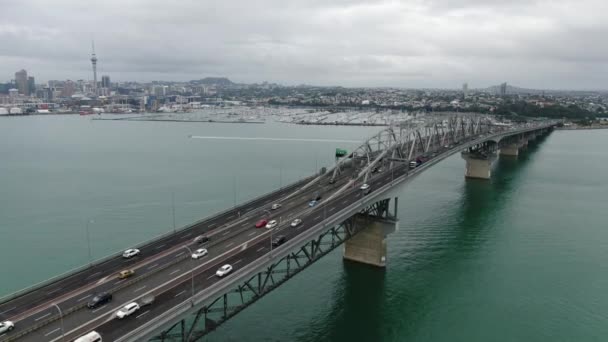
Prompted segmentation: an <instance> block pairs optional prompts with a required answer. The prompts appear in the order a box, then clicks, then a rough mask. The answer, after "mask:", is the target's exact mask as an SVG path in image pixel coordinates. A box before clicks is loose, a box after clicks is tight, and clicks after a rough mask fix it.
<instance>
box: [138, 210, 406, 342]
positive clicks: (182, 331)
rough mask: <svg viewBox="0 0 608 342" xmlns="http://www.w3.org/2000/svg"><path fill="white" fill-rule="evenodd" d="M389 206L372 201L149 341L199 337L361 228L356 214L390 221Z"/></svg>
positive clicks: (185, 340) (183, 341) (183, 340)
mask: <svg viewBox="0 0 608 342" xmlns="http://www.w3.org/2000/svg"><path fill="white" fill-rule="evenodd" d="M395 200H396V199H395ZM389 209H390V199H383V200H379V201H377V202H375V203H373V204H372V205H370V206H369V207H367V208H365V209H363V210H362V211H361V212H360V213H359V214H358V215H355V216H352V217H350V218H348V219H347V220H345V221H344V222H342V223H341V224H339V225H337V226H332V227H330V228H329V229H327V230H326V231H324V232H323V233H321V234H319V235H318V236H317V237H315V238H314V239H311V240H309V241H307V242H305V243H304V244H303V245H301V247H299V248H298V249H296V250H294V251H293V252H290V253H289V254H287V255H286V256H284V257H282V258H280V259H278V260H276V261H275V262H273V263H272V264H270V265H269V266H267V267H266V268H264V269H263V270H261V271H260V272H258V273H256V274H254V275H253V276H251V277H250V278H248V279H246V280H245V281H243V282H241V283H238V284H235V287H234V288H232V289H231V290H228V291H226V292H225V293H224V294H222V295H220V296H218V297H217V298H215V299H214V300H212V301H211V302H209V304H207V305H205V306H203V307H202V308H201V309H199V310H198V311H197V312H196V313H195V314H194V315H193V318H184V319H181V320H180V321H178V322H177V323H175V324H173V325H172V326H171V327H169V328H168V329H167V330H164V331H163V332H161V333H160V334H159V335H158V336H156V337H155V338H153V339H151V340H150V341H161V342H168V341H180V342H192V341H198V340H200V339H201V338H202V337H203V336H205V335H206V334H208V333H209V332H211V331H213V330H215V329H216V328H217V327H218V326H219V325H221V324H223V323H224V322H226V321H227V320H228V319H230V318H232V317H233V316H235V315H236V314H238V313H239V312H241V311H242V310H243V309H245V308H246V307H248V306H249V305H251V304H253V303H255V302H256V301H257V300H259V299H261V298H262V297H264V296H265V295H267V294H268V293H270V292H271V291H272V290H274V289H276V288H277V287H279V286H280V285H282V284H283V283H285V282H286V281H287V280H289V279H291V278H292V277H294V276H295V275H296V274H298V273H300V272H301V271H303V270H304V269H306V268H308V267H309V266H311V265H312V264H314V263H315V262H316V261H318V260H319V259H321V258H322V257H323V256H325V255H326V254H328V253H330V252H331V251H333V250H335V249H336V248H337V247H339V246H340V245H342V244H343V243H344V242H345V241H347V240H349V239H350V238H351V237H353V236H354V235H355V234H357V233H358V232H359V231H361V230H362V229H363V227H365V225H361V224H355V220H356V219H357V217H359V218H361V217H363V218H364V219H374V220H376V219H379V218H380V219H386V220H393V219H394V217H395V215H394V214H391V213H390V210H389ZM395 212H396V205H395Z"/></svg>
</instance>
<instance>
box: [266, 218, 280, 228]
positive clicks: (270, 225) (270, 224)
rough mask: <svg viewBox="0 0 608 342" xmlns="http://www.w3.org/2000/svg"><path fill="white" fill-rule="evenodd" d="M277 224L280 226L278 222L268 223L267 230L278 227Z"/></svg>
mask: <svg viewBox="0 0 608 342" xmlns="http://www.w3.org/2000/svg"><path fill="white" fill-rule="evenodd" d="M277 224H279V223H278V222H277V220H271V221H268V223H267V224H266V228H268V229H271V228H274V227H276V226H277Z"/></svg>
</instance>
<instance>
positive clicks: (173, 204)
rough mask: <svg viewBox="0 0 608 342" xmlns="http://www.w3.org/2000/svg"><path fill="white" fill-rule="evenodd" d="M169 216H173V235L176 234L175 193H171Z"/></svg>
mask: <svg viewBox="0 0 608 342" xmlns="http://www.w3.org/2000/svg"><path fill="white" fill-rule="evenodd" d="M171 214H172V215H173V233H174V234H175V233H176V232H177V228H176V225H175V191H172V192H171Z"/></svg>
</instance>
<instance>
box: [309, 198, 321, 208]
mask: <svg viewBox="0 0 608 342" xmlns="http://www.w3.org/2000/svg"><path fill="white" fill-rule="evenodd" d="M317 203H319V202H317V201H316V200H312V201H310V202H308V206H309V207H314V206H315V205H317Z"/></svg>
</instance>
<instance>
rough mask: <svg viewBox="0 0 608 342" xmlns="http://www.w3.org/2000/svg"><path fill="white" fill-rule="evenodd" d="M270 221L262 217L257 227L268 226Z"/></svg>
mask: <svg viewBox="0 0 608 342" xmlns="http://www.w3.org/2000/svg"><path fill="white" fill-rule="evenodd" d="M267 223H268V220H267V219H261V220H259V221H258V222H257V223H256V224H255V227H256V228H262V227H266V224H267Z"/></svg>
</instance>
